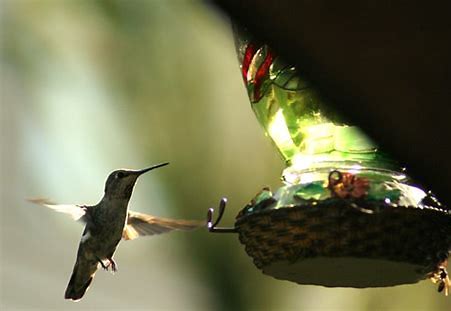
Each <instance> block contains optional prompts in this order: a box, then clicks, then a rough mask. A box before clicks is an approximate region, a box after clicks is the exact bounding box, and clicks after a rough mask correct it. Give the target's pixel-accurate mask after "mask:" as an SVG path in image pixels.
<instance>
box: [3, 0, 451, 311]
mask: <svg viewBox="0 0 451 311" xmlns="http://www.w3.org/2000/svg"><path fill="white" fill-rule="evenodd" d="M0 14H1V16H0V20H1V114H0V117H1V148H2V150H1V187H0V191H1V192H0V193H1V199H2V205H1V254H0V269H1V281H0V282H1V284H0V308H1V309H2V310H29V309H36V310H49V309H55V310H63V309H68V310H70V309H72V310H96V309H110V310H130V309H132V310H144V309H148V310H451V298H445V296H444V295H439V294H437V293H436V287H435V286H433V285H431V284H430V283H429V282H428V281H426V282H421V283H419V284H416V285H408V286H398V287H393V288H381V289H364V290H356V289H342V288H338V289H329V288H323V287H317V286H300V285H296V284H294V283H289V282H285V281H278V280H275V279H273V278H270V277H267V276H264V275H263V274H261V273H260V272H259V271H258V270H257V269H256V268H255V267H254V266H253V264H252V260H251V259H250V258H249V257H247V256H246V254H245V252H244V248H243V247H242V246H241V245H240V243H239V242H238V238H237V236H235V235H227V234H225V235H221V234H210V233H208V232H206V231H205V230H199V231H197V232H193V233H180V232H174V233H171V234H168V235H162V236H157V237H154V238H143V239H138V240H136V241H131V242H124V243H121V245H120V247H119V248H118V251H117V252H116V255H115V258H116V261H117V263H118V265H119V271H118V273H116V274H115V275H112V274H109V273H105V272H103V271H99V272H98V273H97V275H96V278H95V280H94V282H93V284H92V286H91V288H90V290H89V291H88V293H87V294H86V296H85V298H84V299H83V300H82V301H81V302H79V303H72V302H69V301H65V300H64V299H63V293H64V290H65V288H66V285H67V282H68V280H69V276H70V273H71V271H72V265H73V263H74V261H75V255H76V251H77V247H78V241H79V238H80V235H81V231H82V227H81V225H80V224H78V223H74V222H72V221H71V219H70V218H68V217H66V216H64V215H62V214H58V213H54V212H52V211H50V210H46V209H45V208H41V207H38V206H34V205H32V204H29V203H28V202H26V201H25V199H26V198H28V197H36V196H41V197H42V196H44V197H49V198H52V199H53V200H55V201H57V202H61V203H85V204H95V203H97V201H98V200H99V199H100V197H101V196H102V193H103V186H104V180H105V178H106V176H107V175H108V173H109V172H110V171H112V170H114V169H116V168H120V167H127V168H142V167H145V166H149V165H152V164H156V163H158V162H162V161H169V162H171V165H170V166H168V167H165V168H163V169H161V170H157V171H154V172H152V173H151V174H149V175H146V176H143V177H142V178H141V179H140V181H139V183H138V185H137V187H136V188H135V192H134V195H133V198H132V200H131V208H132V209H133V210H137V211H141V212H146V213H151V214H154V215H158V216H166V217H176V218H177V217H179V218H201V219H202V218H204V217H205V213H206V211H207V209H208V207H214V206H216V205H217V203H218V201H219V199H220V198H221V197H222V196H226V197H228V199H229V206H228V209H227V210H226V215H225V218H224V220H223V224H224V225H227V224H230V225H231V224H232V223H233V219H234V217H235V215H236V214H237V213H238V211H239V210H240V209H241V208H242V207H243V206H244V205H245V204H246V203H247V202H248V201H249V200H250V199H251V198H252V197H253V196H254V194H255V193H256V192H258V191H259V190H260V189H261V188H262V187H263V186H267V185H269V186H271V187H272V188H276V187H277V186H278V185H280V181H279V176H280V173H281V171H282V169H283V161H282V160H281V158H280V157H279V155H278V154H277V152H276V150H275V149H274V148H273V146H272V145H271V143H270V141H269V139H267V138H265V137H264V134H263V130H262V129H260V127H259V125H258V123H257V120H256V119H255V117H254V116H253V113H252V111H251V108H250V105H249V102H248V99H247V96H246V92H245V88H244V86H243V84H242V81H241V76H240V73H239V69H238V63H237V60H236V55H235V49H234V45H233V38H232V34H231V30H230V25H229V22H228V21H227V19H226V18H225V17H224V16H222V15H221V14H220V13H219V12H217V11H215V10H214V8H212V7H211V6H209V5H208V4H205V3H203V2H199V1H182V0H179V1H177V0H172V1H163V0H161V1H160V0H155V1H150V0H149V1H145V0H131V1H125V0H124V1H87V0H86V1H57V0H53V1H46V0H29V1H26V0H21V1H19V0H16V1H15V0H9V1H2V2H1V10H0Z"/></svg>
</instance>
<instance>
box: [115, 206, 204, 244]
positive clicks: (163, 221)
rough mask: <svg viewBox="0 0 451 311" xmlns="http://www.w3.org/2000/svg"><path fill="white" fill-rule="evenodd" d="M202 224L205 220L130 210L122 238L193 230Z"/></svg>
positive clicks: (131, 238) (128, 238) (127, 238)
mask: <svg viewBox="0 0 451 311" xmlns="http://www.w3.org/2000/svg"><path fill="white" fill-rule="evenodd" d="M204 225H205V222H203V221H196V220H181V219H180V220H177V219H169V218H160V217H156V216H152V215H147V214H142V213H138V212H132V211H130V212H128V219H127V225H126V226H125V229H124V233H123V234H122V238H123V239H124V240H133V239H136V238H138V237H140V236H146V235H154V234H160V233H165V232H169V231H172V230H184V231H188V230H193V229H196V228H199V227H202V226H204Z"/></svg>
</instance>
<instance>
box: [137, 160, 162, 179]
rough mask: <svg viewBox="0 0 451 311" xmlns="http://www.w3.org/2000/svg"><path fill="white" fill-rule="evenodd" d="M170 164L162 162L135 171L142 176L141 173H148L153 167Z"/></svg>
mask: <svg viewBox="0 0 451 311" xmlns="http://www.w3.org/2000/svg"><path fill="white" fill-rule="evenodd" d="M168 164H169V162H164V163H160V164H157V165H154V166H151V167H148V168H145V169H142V170H138V171H135V173H136V174H137V175H138V176H140V175H142V174H144V173H147V172H148V171H151V170H153V169H155V168H159V167H162V166H166V165H168Z"/></svg>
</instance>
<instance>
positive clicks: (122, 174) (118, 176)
mask: <svg viewBox="0 0 451 311" xmlns="http://www.w3.org/2000/svg"><path fill="white" fill-rule="evenodd" d="M124 176H125V174H124V172H117V173H116V178H122V177H124Z"/></svg>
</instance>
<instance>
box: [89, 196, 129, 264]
mask: <svg viewBox="0 0 451 311" xmlns="http://www.w3.org/2000/svg"><path fill="white" fill-rule="evenodd" d="M127 214H128V200H127V201H125V202H124V201H123V200H110V201H108V202H103V201H102V202H101V203H99V204H98V205H97V206H96V207H95V209H94V211H93V217H92V218H93V225H92V228H88V227H87V230H86V234H89V238H88V239H86V241H85V242H84V243H85V244H87V245H86V246H88V245H89V244H90V245H92V246H93V247H92V248H93V249H94V250H95V251H94V253H95V256H97V257H98V258H100V259H105V258H107V257H111V256H112V255H113V254H114V252H115V250H116V247H117V245H118V244H119V242H120V241H121V239H122V233H123V231H124V227H125V223H126V221H127ZM82 239H83V238H82Z"/></svg>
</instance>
